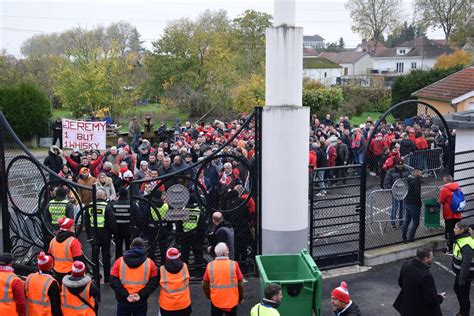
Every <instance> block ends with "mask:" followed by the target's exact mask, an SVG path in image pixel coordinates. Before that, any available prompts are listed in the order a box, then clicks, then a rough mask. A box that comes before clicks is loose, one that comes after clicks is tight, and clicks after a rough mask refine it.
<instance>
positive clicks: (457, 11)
mask: <svg viewBox="0 0 474 316" xmlns="http://www.w3.org/2000/svg"><path fill="white" fill-rule="evenodd" d="M415 12H418V14H419V16H418V19H419V21H420V23H422V24H423V25H424V26H427V27H433V28H441V29H442V30H443V32H444V38H445V45H446V46H447V45H448V44H449V39H450V38H451V35H452V34H453V33H454V32H456V30H458V29H460V28H462V27H464V23H465V22H466V19H467V17H468V16H469V15H470V14H471V3H470V0H416V2H415Z"/></svg>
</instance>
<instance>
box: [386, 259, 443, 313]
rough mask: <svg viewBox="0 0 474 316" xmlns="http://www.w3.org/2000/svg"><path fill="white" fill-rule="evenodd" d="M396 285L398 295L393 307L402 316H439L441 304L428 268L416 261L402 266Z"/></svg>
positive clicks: (413, 260) (410, 261)
mask: <svg viewBox="0 0 474 316" xmlns="http://www.w3.org/2000/svg"><path fill="white" fill-rule="evenodd" d="M398 285H399V286H400V287H401V291H400V294H398V297H397V298H396V300H395V302H394V303H393V307H394V308H395V309H396V310H397V311H398V312H399V313H400V314H401V315H402V316H438V315H439V316H440V315H442V314H441V308H440V304H441V303H442V302H443V298H442V297H441V295H438V292H437V290H436V286H435V283H434V279H433V276H432V275H431V272H430V270H429V268H428V267H427V266H426V265H425V264H424V263H422V262H420V261H419V260H417V259H411V260H409V261H407V262H405V263H404V264H403V267H402V270H401V271H400V276H399V277H398Z"/></svg>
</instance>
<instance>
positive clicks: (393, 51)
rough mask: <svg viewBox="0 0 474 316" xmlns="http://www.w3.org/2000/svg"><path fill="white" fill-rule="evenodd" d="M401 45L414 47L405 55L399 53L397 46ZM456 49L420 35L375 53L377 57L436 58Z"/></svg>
mask: <svg viewBox="0 0 474 316" xmlns="http://www.w3.org/2000/svg"><path fill="white" fill-rule="evenodd" d="M399 47H408V48H413V49H412V50H410V51H409V52H407V53H406V54H404V55H397V48H399ZM453 51H454V49H453V48H451V47H446V46H444V45H439V44H437V43H436V42H434V41H432V40H430V39H428V38H426V37H424V36H420V37H417V38H415V39H414V40H411V41H407V42H405V43H402V44H400V45H397V47H395V48H390V49H387V50H386V51H384V52H381V53H377V54H375V57H413V56H420V57H423V58H436V57H438V56H440V55H442V54H450V53H452V52H453Z"/></svg>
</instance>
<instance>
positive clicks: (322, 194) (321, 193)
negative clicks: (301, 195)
mask: <svg viewBox="0 0 474 316" xmlns="http://www.w3.org/2000/svg"><path fill="white" fill-rule="evenodd" d="M316 196H324V191H321V192H318V193H316Z"/></svg>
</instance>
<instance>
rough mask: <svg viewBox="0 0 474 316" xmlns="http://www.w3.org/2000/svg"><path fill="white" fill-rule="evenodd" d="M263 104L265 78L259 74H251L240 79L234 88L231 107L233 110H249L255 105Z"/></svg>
mask: <svg viewBox="0 0 474 316" xmlns="http://www.w3.org/2000/svg"><path fill="white" fill-rule="evenodd" d="M264 105H265V78H264V77H263V76H261V75H256V74H254V75H252V76H251V77H250V79H244V80H241V81H240V84H239V85H238V86H237V87H236V88H235V90H234V97H233V99H232V108H233V109H234V111H236V112H239V113H242V112H251V111H252V109H253V108H254V107H255V106H264Z"/></svg>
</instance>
